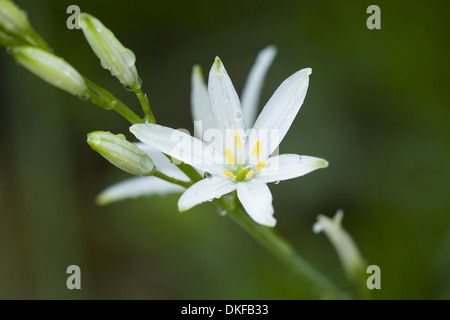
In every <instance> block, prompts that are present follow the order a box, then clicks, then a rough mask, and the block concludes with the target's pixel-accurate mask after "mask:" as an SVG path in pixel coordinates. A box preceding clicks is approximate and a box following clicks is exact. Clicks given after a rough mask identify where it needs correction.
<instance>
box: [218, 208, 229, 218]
mask: <svg viewBox="0 0 450 320" xmlns="http://www.w3.org/2000/svg"><path fill="white" fill-rule="evenodd" d="M217 212H218V213H219V214H220V215H221V216H222V217H223V216H226V215H227V210H225V209H218V210H217Z"/></svg>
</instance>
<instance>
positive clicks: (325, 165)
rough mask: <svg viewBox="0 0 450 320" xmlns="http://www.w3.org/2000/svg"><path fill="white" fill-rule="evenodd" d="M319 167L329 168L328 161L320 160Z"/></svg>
mask: <svg viewBox="0 0 450 320" xmlns="http://www.w3.org/2000/svg"><path fill="white" fill-rule="evenodd" d="M317 166H318V167H319V168H328V161H327V160H324V159H320V160H318V161H317Z"/></svg>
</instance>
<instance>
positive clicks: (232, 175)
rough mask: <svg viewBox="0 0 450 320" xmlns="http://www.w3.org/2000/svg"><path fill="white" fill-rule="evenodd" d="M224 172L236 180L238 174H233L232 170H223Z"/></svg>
mask: <svg viewBox="0 0 450 320" xmlns="http://www.w3.org/2000/svg"><path fill="white" fill-rule="evenodd" d="M223 173H225V175H226V176H227V177H229V178H231V179H234V180H236V176H235V175H234V174H232V173H231V172H230V171H228V170H223Z"/></svg>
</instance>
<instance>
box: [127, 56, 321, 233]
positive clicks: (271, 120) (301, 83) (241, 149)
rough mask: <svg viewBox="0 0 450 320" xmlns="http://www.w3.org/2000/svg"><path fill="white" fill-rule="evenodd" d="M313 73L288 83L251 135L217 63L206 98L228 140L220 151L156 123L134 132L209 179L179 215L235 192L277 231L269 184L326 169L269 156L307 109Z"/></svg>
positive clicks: (313, 161) (184, 199) (314, 161)
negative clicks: (305, 104) (306, 103)
mask: <svg viewBox="0 0 450 320" xmlns="http://www.w3.org/2000/svg"><path fill="white" fill-rule="evenodd" d="M310 74H311V69H309V68H307V69H302V70H300V71H298V72H296V73H294V74H293V75H292V76H291V77H289V78H288V79H286V80H285V81H284V82H283V83H282V84H281V85H280V87H279V88H278V89H277V90H276V91H275V93H274V94H273V96H272V97H271V98H270V100H269V101H268V102H267V104H266V105H265V107H264V109H263V111H262V112H261V114H260V115H259V117H258V119H257V120H256V122H255V124H254V126H253V129H252V130H249V131H247V126H246V123H245V119H244V116H243V109H242V106H241V103H240V101H239V97H238V95H237V93H236V91H235V89H234V86H233V84H232V82H231V79H230V78H229V76H228V74H227V72H226V70H225V68H224V66H223V64H222V62H221V61H220V59H219V58H216V60H215V62H214V64H213V66H212V68H211V71H210V74H209V83H208V93H209V101H210V106H211V111H212V115H213V119H214V122H215V128H217V129H218V130H220V133H222V136H221V137H222V138H223V137H225V138H224V139H223V140H222V142H224V145H223V148H222V149H221V148H220V147H217V141H216V140H217V139H215V142H216V143H215V145H214V147H213V148H211V145H208V144H207V143H206V142H204V141H201V140H199V139H197V138H195V137H191V136H189V135H187V134H185V133H182V132H180V131H177V130H174V129H171V128H168V127H164V126H160V125H156V124H150V123H148V124H136V125H133V126H131V127H130V131H131V132H132V133H133V134H134V135H135V136H136V137H137V138H138V139H139V140H140V141H142V142H143V143H145V144H147V145H150V146H153V147H155V148H157V149H158V150H159V151H161V152H163V153H165V154H168V155H170V156H172V157H175V158H177V159H179V160H181V161H183V162H185V163H187V164H190V165H192V166H194V167H196V168H198V169H200V170H202V171H205V172H208V173H209V174H210V175H211V176H210V177H208V178H206V179H203V180H201V181H199V182H197V183H195V184H194V185H193V186H191V187H190V188H188V189H187V190H186V191H185V192H184V193H183V195H182V196H181V197H180V199H179V201H178V208H179V210H180V211H186V210H189V209H190V208H192V207H194V206H196V205H198V204H200V203H202V202H205V201H211V200H213V199H214V198H219V197H221V196H222V195H224V194H227V193H229V192H231V191H234V190H237V196H238V198H239V200H240V201H241V203H242V205H243V207H244V209H245V210H246V212H247V213H248V214H249V215H250V217H251V218H253V220H255V221H256V222H257V223H260V224H263V225H266V226H271V227H273V226H275V224H276V220H275V218H274V217H273V213H274V209H273V206H272V194H271V192H270V190H269V188H268V187H267V183H269V182H275V181H280V180H287V179H292V178H296V177H300V176H302V175H304V174H306V173H309V172H311V171H313V170H316V169H319V168H325V167H327V166H328V162H327V161H326V160H323V159H320V158H315V157H309V156H299V155H294V154H283V155H279V156H278V155H277V156H271V155H272V153H273V152H274V151H275V150H276V149H277V148H278V145H279V143H280V142H281V140H282V139H283V138H284V136H285V135H286V133H287V131H288V129H289V127H290V126H291V124H292V122H293V121H294V118H295V116H296V115H297V113H298V111H299V110H300V107H301V105H302V104H303V100H304V98H305V95H306V91H307V89H308V82H309V75H310ZM180 139H181V140H182V144H181V149H180V143H179V141H180ZM219 145H220V143H219Z"/></svg>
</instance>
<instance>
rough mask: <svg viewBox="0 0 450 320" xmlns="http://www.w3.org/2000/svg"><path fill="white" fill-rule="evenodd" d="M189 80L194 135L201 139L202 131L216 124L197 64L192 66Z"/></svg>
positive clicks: (206, 89)
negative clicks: (190, 82)
mask: <svg viewBox="0 0 450 320" xmlns="http://www.w3.org/2000/svg"><path fill="white" fill-rule="evenodd" d="M191 81H192V89H191V113H192V119H193V120H194V131H195V132H194V136H195V137H196V138H199V139H202V138H201V137H202V134H203V132H204V131H206V130H208V129H211V128H215V126H216V124H215V122H214V118H213V116H212V113H211V106H210V105H209V96H208V88H207V87H206V84H205V81H204V80H203V74H202V70H201V68H200V67H199V66H194V68H193V69H192V77H191ZM199 121H200V123H199Z"/></svg>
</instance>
